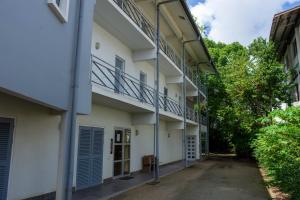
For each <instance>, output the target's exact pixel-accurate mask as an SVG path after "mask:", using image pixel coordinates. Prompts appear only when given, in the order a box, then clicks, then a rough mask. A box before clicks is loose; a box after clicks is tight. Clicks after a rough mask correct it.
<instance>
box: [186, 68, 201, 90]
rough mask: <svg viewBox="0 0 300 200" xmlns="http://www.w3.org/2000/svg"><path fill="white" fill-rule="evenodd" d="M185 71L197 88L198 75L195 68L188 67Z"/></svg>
mask: <svg viewBox="0 0 300 200" xmlns="http://www.w3.org/2000/svg"><path fill="white" fill-rule="evenodd" d="M185 69H186V70H185V71H186V72H185V73H186V75H187V77H188V78H189V79H190V80H191V81H192V82H193V83H194V84H195V85H196V86H197V85H198V84H197V73H196V72H195V70H193V68H192V67H191V66H188V65H187V66H186V68H185Z"/></svg>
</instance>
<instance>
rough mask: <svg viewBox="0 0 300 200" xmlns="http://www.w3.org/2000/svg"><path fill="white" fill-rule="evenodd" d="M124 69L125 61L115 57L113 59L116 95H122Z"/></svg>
mask: <svg viewBox="0 0 300 200" xmlns="http://www.w3.org/2000/svg"><path fill="white" fill-rule="evenodd" d="M124 68H125V61H124V60H123V59H122V58H120V57H119V56H116V58H115V75H114V78H115V85H114V86H115V92H116V93H123V89H124V83H123V82H124Z"/></svg>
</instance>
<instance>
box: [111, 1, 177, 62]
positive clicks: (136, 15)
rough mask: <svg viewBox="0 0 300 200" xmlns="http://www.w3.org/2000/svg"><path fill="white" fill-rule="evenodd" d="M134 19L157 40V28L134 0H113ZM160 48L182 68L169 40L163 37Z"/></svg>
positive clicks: (148, 34) (147, 33)
mask: <svg viewBox="0 0 300 200" xmlns="http://www.w3.org/2000/svg"><path fill="white" fill-rule="evenodd" d="M113 1H114V2H115V3H116V4H117V5H118V6H119V7H120V8H121V9H122V10H123V11H124V12H125V13H126V14H127V16H128V17H130V19H132V21H133V22H134V23H135V24H136V25H137V26H138V27H139V28H140V29H141V30H142V31H143V32H144V33H145V34H146V35H147V36H148V37H149V38H150V39H151V40H152V41H153V42H155V28H154V26H153V25H152V24H151V23H150V22H149V20H148V19H147V18H146V17H145V16H144V15H143V14H142V11H141V10H140V9H139V8H138V7H137V5H136V4H135V3H134V2H133V1H132V0H113ZM159 44H160V45H159V48H160V49H161V50H162V51H163V52H164V53H165V54H166V55H167V56H168V57H169V58H170V59H171V60H172V61H173V62H174V63H175V64H176V65H177V67H179V68H181V58H180V57H178V56H177V55H176V53H175V51H174V49H173V48H172V47H171V46H170V45H169V44H168V42H167V41H166V40H165V39H164V38H163V37H161V38H160V43H159Z"/></svg>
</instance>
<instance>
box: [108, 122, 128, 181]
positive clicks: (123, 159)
mask: <svg viewBox="0 0 300 200" xmlns="http://www.w3.org/2000/svg"><path fill="white" fill-rule="evenodd" d="M126 129H127V130H130V143H129V144H130V158H129V159H128V160H129V163H130V164H131V139H132V135H131V128H124V127H123V128H121V127H114V129H113V130H114V133H113V138H114V140H113V159H112V169H113V170H112V178H113V179H118V178H121V177H126V176H130V165H129V173H128V174H124V162H125V154H124V146H125V143H124V135H125V130H126ZM115 131H122V134H123V141H122V144H121V145H122V160H121V162H122V169H121V170H122V172H121V175H118V176H115V175H114V164H115Z"/></svg>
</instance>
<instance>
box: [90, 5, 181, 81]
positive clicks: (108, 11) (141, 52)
mask: <svg viewBox="0 0 300 200" xmlns="http://www.w3.org/2000/svg"><path fill="white" fill-rule="evenodd" d="M94 18H95V22H96V23H98V24H99V25H100V26H102V27H103V28H105V29H106V30H108V31H109V32H110V33H112V34H113V35H114V36H115V37H117V38H118V39H119V40H120V41H122V42H123V43H124V44H126V45H127V46H128V47H129V48H130V49H132V51H133V55H132V56H133V60H134V61H148V62H150V63H151V64H153V65H154V64H155V59H156V54H155V27H154V26H153V24H152V23H151V22H150V20H149V19H148V18H147V17H146V16H145V14H144V12H143V11H142V10H141V9H140V8H139V7H138V6H137V5H136V3H135V2H134V1H133V0H101V1H97V4H96V8H95V16H94ZM162 35H163V33H162ZM159 48H160V54H159V58H160V66H161V67H160V70H161V72H162V73H164V74H165V75H166V76H170V77H176V76H181V75H182V70H181V58H180V56H179V54H178V52H176V51H175V49H174V48H172V46H171V45H170V43H169V42H167V40H166V39H165V38H164V37H163V36H161V38H160V43H159Z"/></svg>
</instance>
